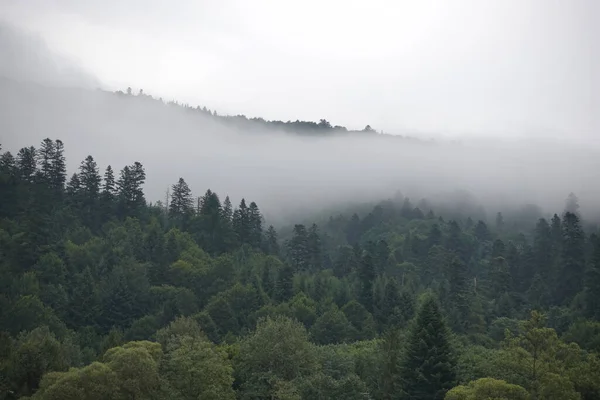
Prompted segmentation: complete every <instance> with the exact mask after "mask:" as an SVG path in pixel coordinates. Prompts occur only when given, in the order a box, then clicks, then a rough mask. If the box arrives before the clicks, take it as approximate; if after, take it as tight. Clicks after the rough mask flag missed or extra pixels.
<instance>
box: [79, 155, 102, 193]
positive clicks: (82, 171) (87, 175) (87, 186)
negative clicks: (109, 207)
mask: <svg viewBox="0 0 600 400" xmlns="http://www.w3.org/2000/svg"><path fill="white" fill-rule="evenodd" d="M79 179H80V181H81V188H82V191H83V196H84V198H85V200H86V201H87V202H88V203H89V204H93V203H94V202H95V201H96V200H97V199H98V194H99V193H100V182H101V178H100V172H99V171H98V165H97V164H96V161H94V158H93V157H92V156H87V157H86V159H85V160H84V161H82V162H81V166H80V167H79Z"/></svg>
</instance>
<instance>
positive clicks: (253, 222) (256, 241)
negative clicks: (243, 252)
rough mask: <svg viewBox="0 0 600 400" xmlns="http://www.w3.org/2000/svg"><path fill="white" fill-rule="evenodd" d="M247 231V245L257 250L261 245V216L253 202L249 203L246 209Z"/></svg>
mask: <svg viewBox="0 0 600 400" xmlns="http://www.w3.org/2000/svg"><path fill="white" fill-rule="evenodd" d="M248 229H249V237H248V239H249V243H250V245H252V246H253V247H255V248H259V247H260V246H261V243H262V233H263V228H262V215H261V213H260V210H259V209H258V206H257V205H256V203H255V202H251V203H250V206H249V207H248Z"/></svg>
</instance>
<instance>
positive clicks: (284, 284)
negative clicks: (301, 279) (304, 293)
mask: <svg viewBox="0 0 600 400" xmlns="http://www.w3.org/2000/svg"><path fill="white" fill-rule="evenodd" d="M275 291H276V297H277V300H279V301H281V302H283V301H287V300H289V299H291V298H292V296H293V295H294V268H293V267H292V266H291V265H290V264H288V263H284V264H283V267H282V268H281V270H280V271H279V274H278V276H277V282H276V287H275Z"/></svg>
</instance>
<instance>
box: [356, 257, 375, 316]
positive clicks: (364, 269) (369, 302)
mask: <svg viewBox="0 0 600 400" xmlns="http://www.w3.org/2000/svg"><path fill="white" fill-rule="evenodd" d="M359 279H360V297H359V302H360V303H361V304H362V305H363V306H364V307H365V308H366V309H367V310H368V311H369V312H373V281H374V280H375V266H374V265H373V256H372V255H371V254H370V253H369V252H367V251H365V253H364V254H363V256H362V259H361V263H360V270H359Z"/></svg>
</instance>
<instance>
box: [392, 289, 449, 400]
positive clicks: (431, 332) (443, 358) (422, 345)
mask: <svg viewBox="0 0 600 400" xmlns="http://www.w3.org/2000/svg"><path fill="white" fill-rule="evenodd" d="M455 368H456V366H455V361H454V358H453V355H452V349H451V347H450V341H449V331H448V328H447V327H446V324H445V322H444V320H443V318H442V315H441V312H440V309H439V307H438V305H437V302H436V300H435V299H434V298H433V297H431V296H428V297H427V298H426V299H425V300H424V302H423V304H422V306H421V307H420V309H419V312H418V314H417V317H416V320H415V321H414V325H413V326H412V328H411V330H410V333H409V337H408V344H407V348H406V353H405V356H404V360H403V363H402V368H401V375H402V378H403V385H402V386H403V391H404V394H405V397H404V398H406V399H410V400H443V398H444V396H445V394H446V392H447V391H448V390H450V389H451V388H453V387H454V386H455V384H456V373H455Z"/></svg>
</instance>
